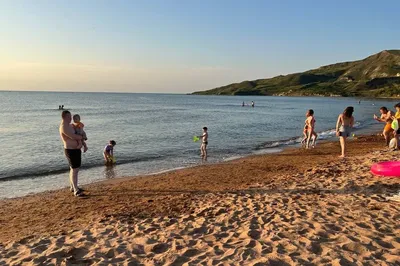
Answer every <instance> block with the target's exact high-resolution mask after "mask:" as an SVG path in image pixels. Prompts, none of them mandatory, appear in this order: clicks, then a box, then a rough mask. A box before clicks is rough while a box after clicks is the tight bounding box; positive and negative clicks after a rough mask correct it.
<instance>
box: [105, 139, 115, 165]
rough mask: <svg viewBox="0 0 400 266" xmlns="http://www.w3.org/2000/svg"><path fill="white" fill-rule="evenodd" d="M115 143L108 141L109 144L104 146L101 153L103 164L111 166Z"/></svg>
mask: <svg viewBox="0 0 400 266" xmlns="http://www.w3.org/2000/svg"><path fill="white" fill-rule="evenodd" d="M115 145H117V143H116V142H115V141H114V140H110V142H109V143H108V144H107V145H106V147H105V148H104V151H103V156H104V162H105V164H113V163H114V160H113V159H114V146H115Z"/></svg>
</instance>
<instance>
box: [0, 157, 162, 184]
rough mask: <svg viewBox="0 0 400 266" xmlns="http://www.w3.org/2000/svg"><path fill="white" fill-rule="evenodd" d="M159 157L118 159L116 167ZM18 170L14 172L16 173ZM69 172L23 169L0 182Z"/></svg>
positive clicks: (87, 166) (88, 166) (65, 169)
mask: <svg viewBox="0 0 400 266" xmlns="http://www.w3.org/2000/svg"><path fill="white" fill-rule="evenodd" d="M161 158H162V156H161V155H154V156H143V157H140V158H137V157H133V158H118V161H117V165H123V164H130V163H137V162H145V161H152V160H159V159H161ZM103 165H104V164H103V163H99V162H96V163H94V162H92V163H90V162H89V163H83V164H82V167H81V169H82V170H85V169H92V168H95V167H102V166H103ZM17 171H18V170H15V172H17ZM68 171H69V168H68V167H62V168H59V169H51V170H48V171H41V172H40V171H39V170H38V169H37V168H33V169H24V170H23V171H19V172H20V174H16V175H6V176H4V177H0V182H6V181H11V180H15V179H28V178H36V177H43V176H49V175H58V174H63V173H67V172H68Z"/></svg>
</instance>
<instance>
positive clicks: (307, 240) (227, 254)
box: [0, 136, 400, 265]
mask: <svg viewBox="0 0 400 266" xmlns="http://www.w3.org/2000/svg"><path fill="white" fill-rule="evenodd" d="M339 153H340V147H339V143H338V142H327V143H323V144H320V145H318V146H317V148H315V149H312V150H303V149H296V148H293V149H288V150H286V151H284V152H282V153H279V154H269V155H259V156H252V157H247V158H243V159H239V160H235V161H230V162H226V163H221V164H211V165H203V166H198V167H194V168H189V169H183V170H177V171H173V172H168V173H163V174H159V175H155V176H145V177H138V178H123V179H115V180H108V181H104V182H99V183H96V184H91V185H87V186H85V187H84V188H85V189H86V190H87V192H86V194H87V197H85V198H75V197H73V196H72V193H71V192H69V190H67V189H64V190H59V191H53V192H45V193H41V194H36V195H31V196H26V197H23V198H18V199H11V200H2V201H0V225H1V227H0V228H1V229H0V243H1V245H0V265H1V264H12V263H14V264H16V265H18V264H23V263H33V264H40V263H44V264H51V263H53V264H57V265H58V264H64V265H73V264H81V265H85V264H86V265H93V264H103V263H110V264H113V265H115V264H120V265H169V264H171V265H183V264H185V263H187V264H188V265H197V264H204V265H224V264H239V265H400V223H399V221H400V203H399V202H395V201H390V200H388V199H387V198H386V197H387V196H390V195H392V194H394V193H396V192H397V191H399V190H400V178H379V177H375V176H373V175H372V174H370V172H369V169H370V166H371V165H372V164H373V163H374V162H377V161H380V160H397V159H398V158H399V156H400V153H399V152H391V151H387V150H386V149H385V148H384V147H383V141H382V139H381V138H377V137H375V136H370V137H360V138H358V139H356V140H352V141H350V142H349V158H347V159H345V160H341V159H339V158H338V155H339ZM66 178H67V177H66Z"/></svg>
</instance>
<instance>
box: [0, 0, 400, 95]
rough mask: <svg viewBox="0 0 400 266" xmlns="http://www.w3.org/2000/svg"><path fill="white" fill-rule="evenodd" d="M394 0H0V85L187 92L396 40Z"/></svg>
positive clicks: (301, 67)
mask: <svg viewBox="0 0 400 266" xmlns="http://www.w3.org/2000/svg"><path fill="white" fill-rule="evenodd" d="M399 12H400V1H398V0H392V1H385V0H381V1H376V0H373V1H372V0H353V1H348V0H347V1H342V0H336V1H326V0H320V1H314V0H312V1H311V0H303V1H300V0H292V1H289V0H276V1H275V0H263V1H257V0H248V1H243V0H241V1H236V0H230V1H228V0H210V1H209V0H201V1H194V0H182V1H177V0H143V1H136V0H126V1H118V0H114V1H111V0H110V1H102V0H78V1H76V0H68V1H67V0H65V1H59V0H46V1H45V0H35V1H30V0H29V1H28V0H27V1H21V0H9V1H8V0H0V90H34V91H99V92H106V91H107V92H155V93H156V92H161V93H189V92H193V91H198V90H206V89H211V88H214V87H219V86H223V85H227V84H230V83H234V82H241V81H243V80H253V79H259V78H268V77H273V76H276V75H281V74H289V73H294V72H301V71H305V70H309V69H313V68H318V67H320V66H322V65H327V64H332V63H336V62H343V61H353V60H358V59H363V58H365V57H367V56H369V55H371V54H374V53H378V52H380V51H382V50H385V49H400V27H399V24H398V21H397V18H398V14H399Z"/></svg>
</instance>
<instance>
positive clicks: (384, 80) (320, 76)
mask: <svg viewBox="0 0 400 266" xmlns="http://www.w3.org/2000/svg"><path fill="white" fill-rule="evenodd" d="M193 94H199V95H279V96H364V97H400V50H384V51H382V52H380V53H377V54H374V55H372V56H369V57H367V58H365V59H363V60H358V61H352V62H344V63H337V64H333V65H328V66H323V67H320V68H317V69H313V70H309V71H306V72H302V73H295V74H289V75H285V76H282V75H281V76H277V77H274V78H269V79H258V80H253V81H243V82H241V83H234V84H230V85H226V86H222V87H218V88H215V89H211V90H206V91H199V92H194V93H193Z"/></svg>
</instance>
